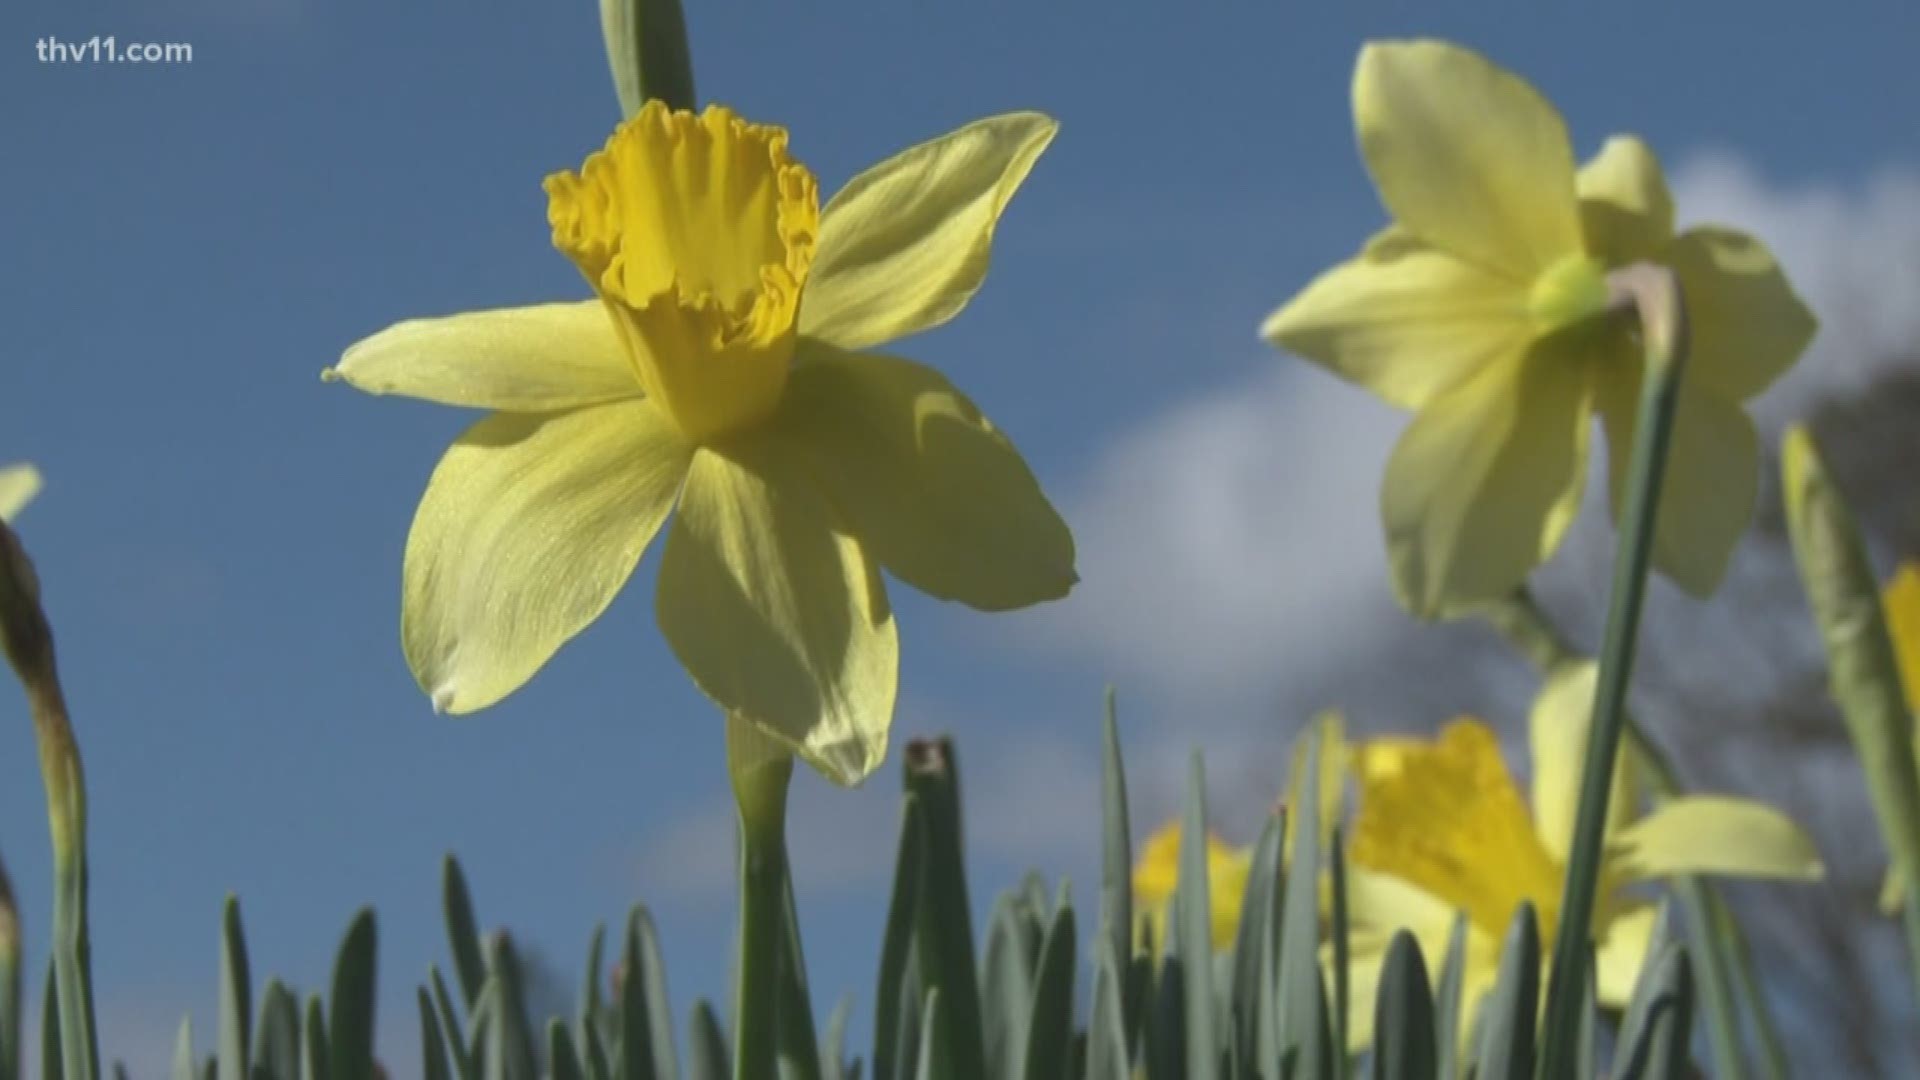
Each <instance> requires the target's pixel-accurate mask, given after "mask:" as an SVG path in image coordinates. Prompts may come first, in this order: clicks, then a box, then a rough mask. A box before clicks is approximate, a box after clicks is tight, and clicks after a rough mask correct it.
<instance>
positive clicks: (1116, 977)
mask: <svg viewBox="0 0 1920 1080" xmlns="http://www.w3.org/2000/svg"><path fill="white" fill-rule="evenodd" d="M1094 950H1095V959H1094V968H1093V1011H1092V1015H1091V1016H1089V1017H1088V1020H1087V1068H1086V1072H1085V1074H1084V1075H1085V1077H1086V1080H1132V1075H1133V1073H1132V1064H1131V1062H1130V1061H1129V1060H1128V1047H1129V1043H1130V1040H1129V1039H1128V1036H1127V1017H1126V1012H1125V1010H1124V1008H1123V1006H1122V1004H1121V997H1122V992H1123V988H1124V985H1125V976H1123V975H1122V974H1121V968H1120V962H1119V961H1118V960H1116V959H1115V958H1114V943H1113V938H1112V936H1111V935H1102V936H1101V937H1099V938H1096V939H1095V943H1094Z"/></svg>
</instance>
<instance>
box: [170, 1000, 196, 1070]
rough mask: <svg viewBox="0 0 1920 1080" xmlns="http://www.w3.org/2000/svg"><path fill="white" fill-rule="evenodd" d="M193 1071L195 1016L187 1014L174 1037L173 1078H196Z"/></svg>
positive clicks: (181, 1020) (182, 1018)
mask: <svg viewBox="0 0 1920 1080" xmlns="http://www.w3.org/2000/svg"><path fill="white" fill-rule="evenodd" d="M193 1071H194V1070H193V1017H191V1016H185V1017H181V1019H180V1034H178V1035H176V1036H174V1039H173V1073H172V1077H173V1080H195V1077H194V1075H193Z"/></svg>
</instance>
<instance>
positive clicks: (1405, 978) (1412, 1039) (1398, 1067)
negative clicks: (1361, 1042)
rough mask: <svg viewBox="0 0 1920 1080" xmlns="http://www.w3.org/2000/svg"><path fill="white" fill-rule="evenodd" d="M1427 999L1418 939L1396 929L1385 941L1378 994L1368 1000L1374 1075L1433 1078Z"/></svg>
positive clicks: (1395, 1079)
mask: <svg viewBox="0 0 1920 1080" xmlns="http://www.w3.org/2000/svg"><path fill="white" fill-rule="evenodd" d="M1433 1004H1434V1003H1433V992H1432V990H1431V989H1430V988H1429V986H1428V983H1427V963H1426V960H1425V959H1424V958H1422V957H1421V955H1420V944H1419V942H1417V941H1415V940H1414V937H1413V935H1412V934H1409V933H1407V932H1406V931H1405V930H1400V931H1396V932H1395V933H1394V935H1393V941H1392V942H1391V943H1390V944H1388V946H1387V961H1386V965H1385V966H1384V967H1383V968H1382V970H1381V975H1380V990H1379V996H1378V997H1377V998H1376V999H1375V1001H1374V1021H1373V1069H1374V1076H1375V1077H1376V1080H1434V1077H1436V1076H1438V1075H1439V1073H1440V1055H1439V1050H1438V1048H1437V1045H1436V1043H1435V1041H1434V1023H1433Z"/></svg>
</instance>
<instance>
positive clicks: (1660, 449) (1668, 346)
mask: <svg viewBox="0 0 1920 1080" xmlns="http://www.w3.org/2000/svg"><path fill="white" fill-rule="evenodd" d="M1607 285H1608V294H1609V297H1610V306H1611V307H1613V308H1615V309H1626V308H1631V310H1632V311H1633V312H1634V314H1636V315H1637V316H1638V318H1639V322H1640V340H1641V344H1642V346H1643V347H1644V349H1645V351H1646V364H1645V369H1644V372H1643V375H1642V379H1641V396H1640V406H1639V411H1638V414H1637V417H1636V421H1635V425H1634V439H1633V451H1632V456H1631V458H1630V459H1629V465H1628V468H1629V473H1628V478H1627V501H1626V508H1625V513H1624V514H1623V515H1622V518H1621V528H1620V547H1619V550H1618V552H1617V553H1616V555H1615V557H1614V569H1613V584H1612V590H1611V596H1610V598H1609V600H1608V603H1607V621H1606V628H1605V630H1604V631H1603V637H1602V642H1601V648H1600V671H1599V676H1598V686H1597V688H1596V690H1595V695H1594V702H1593V722H1592V724H1591V726H1590V727H1589V728H1588V732H1587V750H1586V758H1585V761H1584V762H1583V764H1582V768H1581V777H1580V804H1579V811H1578V814H1577V816H1576V818H1575V820H1574V829H1573V844H1572V848H1571V852H1570V854H1569V857H1568V862H1567V875H1566V888H1565V892H1564V893H1563V894H1562V897H1561V901H1560V912H1561V915H1562V917H1563V918H1564V920H1565V921H1564V923H1563V924H1562V925H1564V926H1567V927H1572V928H1577V929H1575V930H1574V931H1572V932H1569V933H1563V934H1561V935H1559V936H1558V937H1557V938H1556V939H1555V941H1554V951H1553V971H1552V973H1551V975H1550V976H1549V978H1548V980H1547V1000H1546V1010H1545V1015H1544V1018H1543V1020H1542V1023H1543V1024H1544V1030H1545V1033H1546V1037H1545V1042H1544V1044H1543V1045H1542V1047H1541V1057H1540V1069H1541V1075H1542V1076H1567V1075H1572V1068H1573V1059H1574V1057H1575V1055H1577V1054H1578V1053H1579V1047H1578V1046H1577V1044H1576V1040H1575V1038H1574V1035H1575V1033H1576V1032H1578V1030H1579V1028H1580V1024H1579V1012H1580V1008H1581V1005H1582V1003H1583V998H1584V995H1585V993H1586V987H1587V981H1588V975H1587V966H1588V964H1589V963H1590V962H1591V958H1592V949H1591V942H1590V940H1589V935H1588V933H1587V931H1586V929H1585V928H1587V927H1590V926H1591V925H1592V923H1593V910H1594V900H1595V896H1596V894H1597V893H1598V891H1599V888H1600V869H1601V859H1602V858H1603V856H1604V854H1605V852H1604V850H1603V848H1604V845H1605V841H1606V826H1607V815H1608V813H1609V806H1608V803H1609V800H1610V798H1611V797H1612V794H1613V785H1614V770H1615V766H1616V763H1617V761H1618V759H1619V750H1620V741H1621V736H1622V734H1623V731H1624V728H1625V721H1626V702H1627V686H1628V683H1629V681H1630V680H1631V678H1632V675H1633V650H1634V644H1635V642H1636V640H1637V639H1638V636H1639V629H1640V610H1641V606H1642V604H1643V602H1644V601H1645V599H1646V592H1647V575H1648V573H1649V572H1650V571H1651V570H1652V568H1653V547H1654V535H1655V527H1656V524H1657V520H1656V519H1657V518H1658V516H1659V511H1660V489H1661V485H1662V483H1663V481H1664V479H1665V476H1666V468H1667V456H1668V450H1669V448H1670V447H1671V445H1672V435H1673V425H1674V418H1675V415H1676V414H1677V412H1678V406H1679V403H1680V388H1681V381H1682V378H1683V377H1684V375H1685V373H1686V366H1687V363H1686V362H1687V344H1688V334H1687V308H1686V299H1685V297H1684V296H1683V295H1682V291H1681V286H1680V278H1679V276H1678V275H1677V274H1675V273H1674V272H1673V271H1672V270H1671V269H1669V268H1667V267H1664V266H1658V265H1653V264H1636V265H1632V266H1629V267H1627V268H1625V269H1623V270H1620V271H1616V272H1615V273H1613V274H1611V275H1609V276H1608V278H1607Z"/></svg>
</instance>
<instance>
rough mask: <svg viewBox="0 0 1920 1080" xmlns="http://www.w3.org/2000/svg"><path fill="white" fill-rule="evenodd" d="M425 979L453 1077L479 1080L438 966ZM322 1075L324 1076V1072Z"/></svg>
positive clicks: (464, 1035) (451, 998)
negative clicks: (430, 992)
mask: <svg viewBox="0 0 1920 1080" xmlns="http://www.w3.org/2000/svg"><path fill="white" fill-rule="evenodd" d="M427 979H428V982H429V983H430V984H431V985H432V987H433V1008H434V1012H435V1013H437V1014H438V1015H439V1017H440V1029H441V1034H442V1035H443V1036H444V1037H445V1038H446V1040H447V1052H448V1054H449V1055H450V1056H451V1057H452V1059H453V1073H454V1075H455V1076H456V1077H458V1078H459V1080H480V1070H479V1068H478V1066H477V1064H476V1063H475V1062H474V1060H473V1053H472V1051H471V1050H470V1049H469V1048H470V1047H471V1046H472V1044H471V1043H469V1042H468V1041H467V1034H466V1032H465V1031H463V1030H461V1027H460V1014H459V1013H458V1012H456V1011H455V1009H454V1005H453V997H452V995H450V994H448V993H447V980H446V979H445V978H443V977H441V975H440V966H439V965H438V964H434V965H430V966H429V967H428V968H427ZM322 1041H323V1042H324V1040H322ZM322 1075H325V1074H324V1072H323V1073H322Z"/></svg>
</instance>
